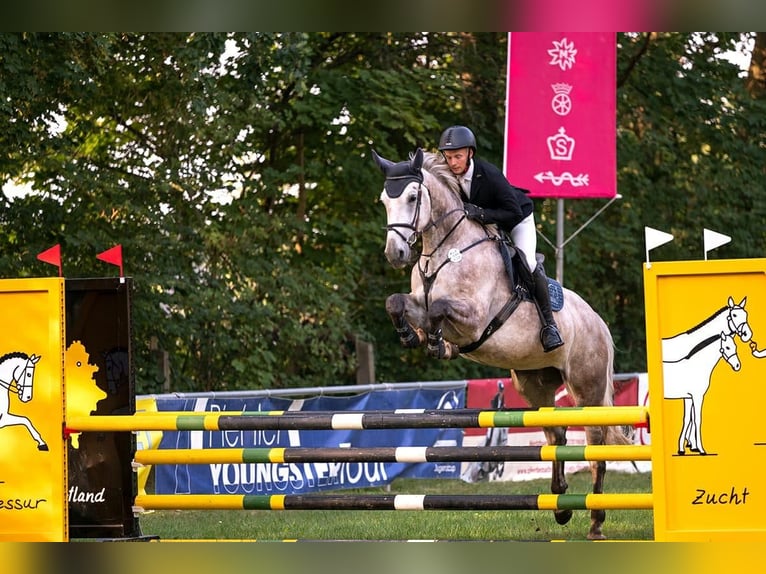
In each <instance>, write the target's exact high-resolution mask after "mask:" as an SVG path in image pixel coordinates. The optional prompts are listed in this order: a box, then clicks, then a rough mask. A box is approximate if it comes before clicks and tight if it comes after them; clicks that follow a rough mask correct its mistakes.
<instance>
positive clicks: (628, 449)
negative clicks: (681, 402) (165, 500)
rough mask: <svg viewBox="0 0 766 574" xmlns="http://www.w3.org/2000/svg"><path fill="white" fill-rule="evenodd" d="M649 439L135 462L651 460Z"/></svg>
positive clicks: (140, 454)
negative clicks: (623, 442) (643, 442)
mask: <svg viewBox="0 0 766 574" xmlns="http://www.w3.org/2000/svg"><path fill="white" fill-rule="evenodd" d="M651 459H652V447H651V446H650V445H635V446H623V445H593V446H589V445H574V446H547V445H545V446H491V447H481V446H477V447H446V446H444V447H442V446H437V447H425V446H424V447H369V448H300V447H292V448H203V449H162V450H159V449H145V450H139V451H136V454H135V455H134V462H136V463H138V464H144V465H155V464H227V463H229V464H240V463H274V464H278V463H291V462H292V463H302V462H400V463H423V462H482V461H506V462H521V461H583V460H587V461H618V460H619V461H632V460H651Z"/></svg>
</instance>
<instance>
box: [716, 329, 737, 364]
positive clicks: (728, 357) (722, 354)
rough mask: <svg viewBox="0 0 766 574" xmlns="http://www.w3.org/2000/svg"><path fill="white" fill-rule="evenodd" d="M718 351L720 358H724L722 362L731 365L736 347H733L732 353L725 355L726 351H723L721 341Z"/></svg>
mask: <svg viewBox="0 0 766 574" xmlns="http://www.w3.org/2000/svg"><path fill="white" fill-rule="evenodd" d="M729 336H732V335H729ZM719 351H720V352H721V356H722V357H723V358H724V360H725V361H726V362H727V363H729V364H730V365H731V364H732V363H731V360H732V357H736V356H737V348H736V347H734V351H733V352H732V353H730V354H729V355H727V354H726V350H725V349H724V346H723V339H721V345H720V347H719Z"/></svg>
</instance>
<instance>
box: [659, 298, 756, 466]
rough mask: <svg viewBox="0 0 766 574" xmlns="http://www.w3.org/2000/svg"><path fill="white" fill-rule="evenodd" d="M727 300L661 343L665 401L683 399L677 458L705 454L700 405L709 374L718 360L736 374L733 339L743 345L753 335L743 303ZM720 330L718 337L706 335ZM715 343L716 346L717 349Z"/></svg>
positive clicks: (735, 349)
mask: <svg viewBox="0 0 766 574" xmlns="http://www.w3.org/2000/svg"><path fill="white" fill-rule="evenodd" d="M746 301H747V297H745V298H743V299H742V301H741V302H740V303H739V304H735V303H734V300H733V299H732V298H731V297H729V299H728V302H727V306H726V307H723V308H721V309H720V310H719V311H717V312H716V313H714V314H713V315H711V316H710V317H708V318H707V319H705V320H704V321H702V322H701V323H700V324H699V325H697V326H696V327H694V328H692V329H689V330H688V331H685V332H683V333H679V334H678V335H675V336H673V337H668V338H666V339H663V340H662V378H663V386H664V389H663V394H664V398H665V399H683V401H684V414H683V423H682V424H681V432H680V433H679V435H678V454H679V455H683V454H685V453H686V446H687V445H688V447H689V450H690V451H691V452H695V453H698V454H701V455H704V454H707V452H706V451H705V449H704V447H703V446H702V402H703V400H704V398H705V393H707V391H708V389H709V388H710V382H711V379H712V376H713V370H714V369H715V367H716V365H717V364H718V362H719V361H720V360H721V359H724V360H725V361H726V362H727V363H728V364H729V366H731V368H732V369H733V370H734V371H735V372H738V371H739V370H740V368H741V363H740V361H739V356H738V355H737V347H736V344H735V341H734V337H735V336H739V337H740V339H742V340H743V341H745V342H747V341H750V340H751V338H752V336H753V332H752V330H751V328H750V325H749V323H748V322H747V311H745V309H744V307H745V303H746ZM713 329H720V332H719V333H718V334H715V333H713V334H710V332H711V331H712V330H713ZM715 343H719V345H718V346H716V345H715Z"/></svg>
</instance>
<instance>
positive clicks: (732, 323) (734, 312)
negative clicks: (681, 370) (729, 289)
mask: <svg viewBox="0 0 766 574" xmlns="http://www.w3.org/2000/svg"><path fill="white" fill-rule="evenodd" d="M745 303H747V297H743V298H742V301H740V302H739V303H738V304H735V303H734V299H732V298H731V297H729V300H728V302H727V304H726V306H725V307H721V308H720V309H719V310H718V311H716V312H715V313H713V314H712V315H711V316H710V317H708V318H707V319H705V320H704V321H702V322H701V323H700V324H699V325H697V326H695V327H692V328H691V329H688V330H687V331H684V332H683V333H679V334H678V335H675V336H674V337H668V338H667V339H663V340H662V360H663V361H671V362H672V361H677V360H679V359H682V358H683V357H684V356H685V355H686V354H688V352H689V349H692V348H694V346H695V345H697V344H698V343H699V342H700V341H704V340H706V339H708V338H710V337H714V336H718V334H719V333H721V332H723V333H726V334H727V335H739V337H740V339H742V341H743V342H744V343H747V342H748V341H749V340H750V339H751V338H752V337H753V331H752V330H751V329H750V324H749V323H748V322H747V310H746V309H745Z"/></svg>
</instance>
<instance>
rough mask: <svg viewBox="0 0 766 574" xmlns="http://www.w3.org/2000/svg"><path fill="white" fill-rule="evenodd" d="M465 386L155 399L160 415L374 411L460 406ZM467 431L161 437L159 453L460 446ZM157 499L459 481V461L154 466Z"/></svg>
mask: <svg viewBox="0 0 766 574" xmlns="http://www.w3.org/2000/svg"><path fill="white" fill-rule="evenodd" d="M464 407H465V386H460V387H456V388H454V389H444V388H441V389H408V390H381V391H372V392H368V393H363V394H359V395H354V396H348V397H338V396H318V397H312V398H309V399H285V398H275V397H262V398H236V399H234V398H186V399H177V398H158V399H157V410H158V411H160V412H162V411H208V412H227V411H228V412H236V411H372V410H395V409H437V408H445V409H458V408H464ZM462 439H463V429H391V430H327V431H324V430H303V431H298V430H273V431H271V430H268V431H263V430H255V431H253V430H250V431H178V432H175V431H174V432H170V431H166V432H164V433H163V436H162V440H161V441H160V444H159V448H161V449H162V448H164V449H189V448H194V449H200V448H203V449H204V448H232V449H239V448H289V447H302V448H307V447H308V448H311V447H321V448H338V447H341V448H343V447H346V448H352V447H353V448H359V447H399V446H420V447H430V446H461V445H462ZM154 470H155V492H156V493H157V494H303V493H310V492H317V491H322V490H338V489H344V488H365V487H370V486H382V485H385V484H388V483H390V482H391V481H393V480H394V479H395V478H401V477H408V478H459V477H460V462H448V463H434V462H428V463H417V464H413V463H381V462H368V463H350V462H343V463H335V462H330V463H318V462H307V463H233V464H177V465H172V464H160V465H156V466H155V469H154Z"/></svg>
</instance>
